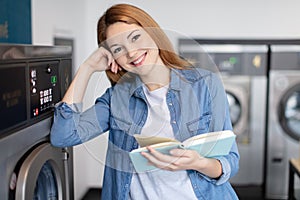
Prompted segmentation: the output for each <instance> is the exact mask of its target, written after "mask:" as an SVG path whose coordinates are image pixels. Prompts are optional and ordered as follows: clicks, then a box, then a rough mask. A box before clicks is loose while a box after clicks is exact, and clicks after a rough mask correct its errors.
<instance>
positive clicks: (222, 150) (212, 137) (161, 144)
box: [129, 130, 236, 172]
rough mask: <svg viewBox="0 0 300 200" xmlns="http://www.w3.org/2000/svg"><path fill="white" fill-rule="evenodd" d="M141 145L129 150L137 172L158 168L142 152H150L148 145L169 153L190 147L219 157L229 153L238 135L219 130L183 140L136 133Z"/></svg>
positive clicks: (204, 155)
mask: <svg viewBox="0 0 300 200" xmlns="http://www.w3.org/2000/svg"><path fill="white" fill-rule="evenodd" d="M134 137H135V139H136V140H137V142H138V143H139V145H140V148H138V149H134V150H132V151H131V152H129V157H130V159H131V162H132V164H133V166H134V168H135V170H136V172H145V171H151V170H154V169H156V167H155V166H153V165H149V164H148V160H147V159H146V158H145V157H144V156H142V155H141V152H143V151H144V152H148V150H147V146H151V147H153V148H154V149H155V150H157V151H159V152H161V153H163V154H169V155H170V153H169V152H170V150H172V149H174V148H181V149H190V150H195V151H197V152H198V153H199V154H200V155H201V156H203V157H207V158H210V157H217V156H224V155H228V154H229V151H230V149H231V147H232V144H233V142H234V140H235V138H236V135H235V134H234V133H233V132H232V131H230V130H225V131H217V132H209V133H204V134H200V135H196V136H193V137H190V138H188V139H186V140H185V141H183V142H180V141H177V140H175V139H172V138H164V137H156V136H142V135H139V134H135V135H134Z"/></svg>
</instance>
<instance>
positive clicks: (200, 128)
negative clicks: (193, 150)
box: [187, 113, 212, 135]
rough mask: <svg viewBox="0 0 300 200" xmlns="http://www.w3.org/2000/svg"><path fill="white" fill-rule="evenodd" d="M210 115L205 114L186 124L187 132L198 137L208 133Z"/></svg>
mask: <svg viewBox="0 0 300 200" xmlns="http://www.w3.org/2000/svg"><path fill="white" fill-rule="evenodd" d="M211 118H212V117H211V114H209V113H207V114H204V115H202V116H200V117H199V118H197V119H194V120H192V121H190V122H188V123H187V130H188V131H189V132H190V134H191V135H199V134H202V133H207V132H208V131H209V125H210V122H211Z"/></svg>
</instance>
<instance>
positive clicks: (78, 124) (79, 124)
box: [50, 92, 110, 147]
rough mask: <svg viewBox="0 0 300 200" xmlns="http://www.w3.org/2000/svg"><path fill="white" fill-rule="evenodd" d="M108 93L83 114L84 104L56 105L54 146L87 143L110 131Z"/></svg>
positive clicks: (51, 135)
mask: <svg viewBox="0 0 300 200" xmlns="http://www.w3.org/2000/svg"><path fill="white" fill-rule="evenodd" d="M107 97H108V93H107V92H106V93H105V94H104V95H103V96H102V97H100V98H98V99H97V101H96V104H95V105H93V106H92V107H91V108H89V109H87V110H86V111H84V112H82V103H78V104H72V105H69V104H67V103H64V102H60V103H58V104H56V106H55V111H54V119H53V124H52V127H51V132H50V141H51V144H52V145H53V146H57V147H67V146H74V145H78V144H81V143H83V142H86V141H88V140H90V139H92V138H94V137H96V136H98V135H100V134H101V133H103V132H105V131H107V130H108V127H109V125H108V122H109V113H110V112H109V103H108V100H107Z"/></svg>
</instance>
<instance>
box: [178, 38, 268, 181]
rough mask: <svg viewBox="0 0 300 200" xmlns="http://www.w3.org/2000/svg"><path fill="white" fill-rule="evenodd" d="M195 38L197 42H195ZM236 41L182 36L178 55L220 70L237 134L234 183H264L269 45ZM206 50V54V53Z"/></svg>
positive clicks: (201, 65) (232, 179)
mask: <svg viewBox="0 0 300 200" xmlns="http://www.w3.org/2000/svg"><path fill="white" fill-rule="evenodd" d="M195 41H196V42H195ZM231 42H235V41H225V40H224V41H220V40H218V41H214V40H197V39H196V40H194V41H190V40H189V39H182V40H181V41H179V52H180V55H181V56H182V57H184V58H186V59H188V60H191V62H193V63H196V64H197V65H199V66H200V67H204V68H207V69H208V70H210V69H211V68H213V70H212V71H216V70H215V69H214V67H213V66H214V65H215V66H217V70H218V72H219V73H220V77H221V79H222V81H223V84H224V88H225V90H226V93H227V99H228V103H229V108H230V118H231V122H232V125H233V130H234V132H235V134H236V135H237V144H238V149H239V153H240V168H239V172H238V173H237V175H235V176H234V177H233V178H231V180H230V182H231V183H232V184H233V185H235V186H248V185H251V186H252V185H257V186H262V185H263V183H264V164H265V128H266V126H265V122H266V102H267V65H268V61H267V60H268V46H267V45H263V44H242V42H241V43H240V44H239V43H238V42H235V43H231ZM207 54H208V55H209V57H207Z"/></svg>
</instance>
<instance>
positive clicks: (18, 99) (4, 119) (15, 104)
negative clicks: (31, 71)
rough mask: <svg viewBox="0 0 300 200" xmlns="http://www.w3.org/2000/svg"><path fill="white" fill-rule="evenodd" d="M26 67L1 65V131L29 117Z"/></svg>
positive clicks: (24, 65)
mask: <svg viewBox="0 0 300 200" xmlns="http://www.w3.org/2000/svg"><path fill="white" fill-rule="evenodd" d="M25 67H26V64H23V65H22V64H16V65H12V64H7V65H5V66H4V65H0V69H1V73H0V85H1V87H0V120H1V123H0V132H2V131H3V130H5V129H7V128H9V127H11V126H15V125H18V124H20V123H22V122H24V121H26V119H27V109H26V84H25V83H26V81H25Z"/></svg>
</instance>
